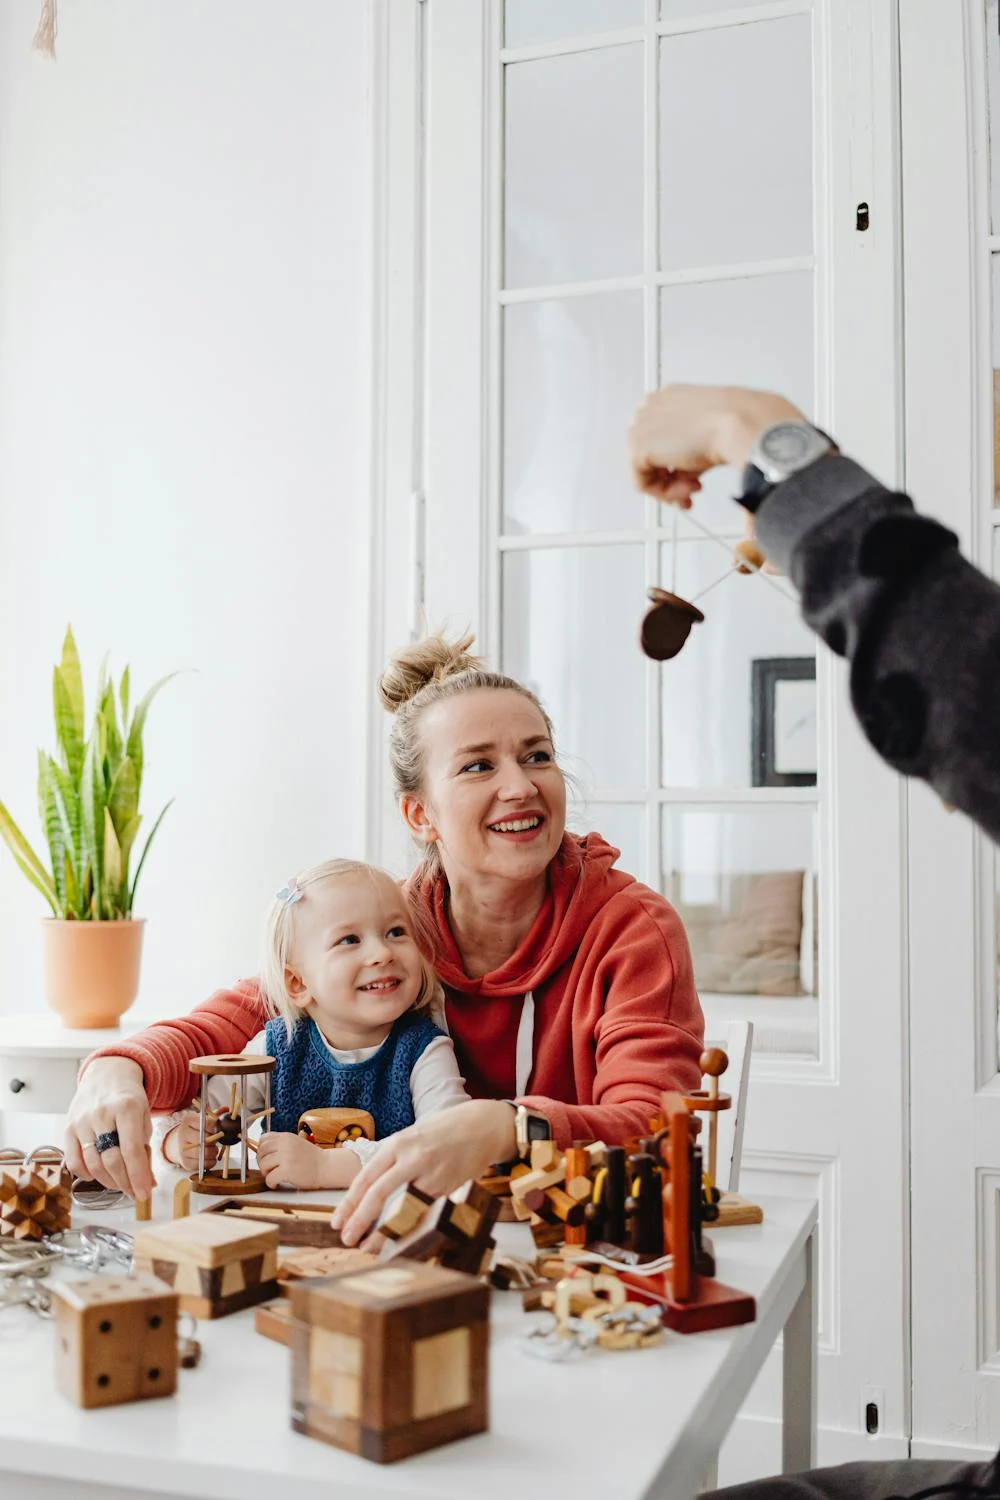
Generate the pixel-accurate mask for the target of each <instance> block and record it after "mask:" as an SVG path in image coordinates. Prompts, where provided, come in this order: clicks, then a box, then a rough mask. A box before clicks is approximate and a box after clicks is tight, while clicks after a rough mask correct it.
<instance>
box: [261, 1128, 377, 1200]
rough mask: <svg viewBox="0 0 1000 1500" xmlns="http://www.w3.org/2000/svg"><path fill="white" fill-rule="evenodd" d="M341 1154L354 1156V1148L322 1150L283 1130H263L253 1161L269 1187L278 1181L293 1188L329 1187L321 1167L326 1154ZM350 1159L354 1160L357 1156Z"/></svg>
mask: <svg viewBox="0 0 1000 1500" xmlns="http://www.w3.org/2000/svg"><path fill="white" fill-rule="evenodd" d="M344 1155H350V1156H354V1152H353V1151H352V1152H346V1153H345V1152H343V1151H324V1150H323V1148H322V1146H313V1145H312V1144H311V1143H310V1142H309V1141H307V1140H306V1139H305V1138H304V1137H303V1136H301V1135H294V1134H293V1133H292V1132H291V1131H284V1130H267V1131H265V1132H264V1134H263V1135H262V1136H261V1138H260V1140H259V1141H258V1143H257V1165H258V1167H259V1168H260V1170H261V1171H262V1172H263V1174H264V1180H265V1181H266V1183H267V1185H268V1187H269V1188H276V1187H280V1186H281V1185H282V1183H286V1184H287V1185H288V1186H289V1187H297V1188H323V1187H331V1186H333V1184H332V1183H331V1182H330V1180H329V1173H328V1172H327V1171H326V1170H325V1168H326V1166H327V1164H328V1163H327V1158H328V1157H331V1156H344ZM354 1159H355V1161H357V1157H355V1158H354ZM355 1170H357V1168H355Z"/></svg>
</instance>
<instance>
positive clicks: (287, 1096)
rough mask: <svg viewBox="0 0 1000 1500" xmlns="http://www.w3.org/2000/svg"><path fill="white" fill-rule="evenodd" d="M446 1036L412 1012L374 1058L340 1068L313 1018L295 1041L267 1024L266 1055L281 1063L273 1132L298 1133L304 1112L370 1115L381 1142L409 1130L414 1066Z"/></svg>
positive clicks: (274, 1078)
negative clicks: (349, 1111) (352, 1111)
mask: <svg viewBox="0 0 1000 1500" xmlns="http://www.w3.org/2000/svg"><path fill="white" fill-rule="evenodd" d="M444 1035H445V1033H444V1032H443V1031H442V1030H441V1028H440V1027H439V1026H435V1024H434V1022H433V1021H432V1020H431V1019H430V1018H429V1017H428V1016H426V1015H424V1014H417V1013H416V1012H414V1011H412V1010H408V1011H406V1012H405V1013H404V1014H403V1015H401V1016H400V1017H399V1018H398V1020H397V1021H395V1022H394V1024H393V1028H392V1030H391V1031H390V1033H389V1035H388V1036H387V1037H386V1039H385V1041H384V1042H383V1043H382V1045H381V1047H379V1049H378V1051H377V1052H374V1053H373V1054H372V1056H371V1057H369V1058H366V1059H365V1061H364V1062H358V1063H341V1062H338V1061H337V1059H336V1058H335V1057H334V1056H333V1054H332V1053H331V1052H330V1050H329V1048H328V1047H327V1046H326V1044H325V1042H324V1041H323V1038H322V1036H321V1035H320V1033H319V1031H318V1030H317V1028H316V1023H315V1022H314V1021H312V1020H310V1018H309V1017H308V1016H304V1017H303V1018H302V1020H300V1021H298V1022H296V1025H295V1028H294V1030H293V1032H292V1036H291V1040H289V1037H288V1031H287V1029H286V1026H285V1023H284V1021H268V1023H267V1026H266V1027H265V1036H266V1042H267V1051H268V1054H269V1055H270V1056H271V1057H273V1058H274V1059H275V1060H276V1063H277V1066H276V1067H275V1070H274V1072H273V1074H272V1075H271V1103H272V1104H273V1105H274V1114H273V1115H272V1116H271V1118H270V1120H269V1121H268V1128H269V1129H270V1130H287V1131H293V1132H294V1130H295V1128H296V1126H297V1125H298V1122H299V1115H301V1114H302V1112H303V1110H306V1109H344V1108H347V1109H366V1110H367V1111H368V1113H369V1114H370V1115H371V1117H372V1119H373V1120H374V1121H375V1139H376V1140H377V1141H380V1140H382V1139H383V1137H384V1136H387V1135H394V1134H395V1133H396V1131H397V1130H404V1129H405V1128H406V1126H407V1125H412V1124H413V1120H414V1114H413V1095H412V1093H411V1092H410V1074H411V1073H412V1071H413V1065H414V1063H415V1062H416V1061H417V1058H418V1057H420V1056H421V1054H422V1053H423V1052H424V1050H425V1048H427V1047H428V1046H429V1045H430V1043H431V1042H432V1041H433V1040H434V1038H435V1037H438V1036H444Z"/></svg>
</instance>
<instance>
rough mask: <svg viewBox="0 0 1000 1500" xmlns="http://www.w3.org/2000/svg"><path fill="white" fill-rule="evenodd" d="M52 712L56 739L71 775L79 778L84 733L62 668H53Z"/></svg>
mask: <svg viewBox="0 0 1000 1500" xmlns="http://www.w3.org/2000/svg"><path fill="white" fill-rule="evenodd" d="M52 710H53V713H54V714H55V721H56V739H57V740H58V742H59V747H60V749H61V750H62V753H63V759H64V760H65V762H66V769H67V770H68V771H69V773H70V775H71V776H73V777H77V776H79V774H80V768H81V767H82V765H83V755H84V744H83V731H82V729H81V728H80V727H78V724H77V718H76V709H75V707H74V704H73V697H72V693H71V691H70V688H69V686H68V685H67V682H66V679H65V677H64V676H63V673H62V668H61V667H53V668H52Z"/></svg>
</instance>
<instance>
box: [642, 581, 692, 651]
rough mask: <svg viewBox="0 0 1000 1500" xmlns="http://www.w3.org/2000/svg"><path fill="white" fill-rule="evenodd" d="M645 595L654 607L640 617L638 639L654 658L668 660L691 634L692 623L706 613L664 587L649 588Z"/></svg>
mask: <svg viewBox="0 0 1000 1500" xmlns="http://www.w3.org/2000/svg"><path fill="white" fill-rule="evenodd" d="M647 598H648V599H650V600H651V601H652V604H653V607H652V609H647V611H646V613H645V615H644V616H643V621H642V628H641V630H640V631H639V641H640V643H641V645H642V649H643V651H644V652H645V653H646V655H647V656H649V657H651V658H652V660H653V661H669V660H670V658H671V657H672V656H676V655H677V653H678V651H679V650H680V649H681V647H682V646H683V645H684V642H685V641H686V640H687V638H688V636H689V635H690V634H691V626H692V625H697V624H700V623H701V621H703V620H704V618H705V616H704V615H703V614H702V612H701V610H700V609H698V607H697V606H696V605H694V604H689V603H688V602H687V600H686V599H682V598H681V597H680V596H679V595H678V594H670V593H668V592H667V590H666V589H658V588H651V589H649V591H648V593H647Z"/></svg>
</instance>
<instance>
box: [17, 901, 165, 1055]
mask: <svg viewBox="0 0 1000 1500" xmlns="http://www.w3.org/2000/svg"><path fill="white" fill-rule="evenodd" d="M145 925H146V920H145V918H144V917H140V918H137V919H136V920H130V921H126V922H64V921H61V920H58V919H57V918H55V917H46V918H45V919H44V920H43V921H42V957H43V961H44V967H45V998H46V999H47V1001H48V1003H49V1005H50V1006H51V1007H52V1009H53V1010H54V1011H56V1012H57V1013H58V1014H59V1015H60V1016H61V1017H62V1021H63V1025H64V1026H70V1027H74V1028H83V1029H88V1028H91V1027H93V1028H100V1027H102V1026H117V1025H118V1020H119V1017H121V1016H123V1015H124V1014H125V1012H126V1011H127V1010H128V1008H129V1006H130V1005H131V1004H132V1002H133V1001H134V999H135V997H136V995H137V994H138V993H139V967H140V963H141V960H142V932H143V928H144V927H145Z"/></svg>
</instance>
